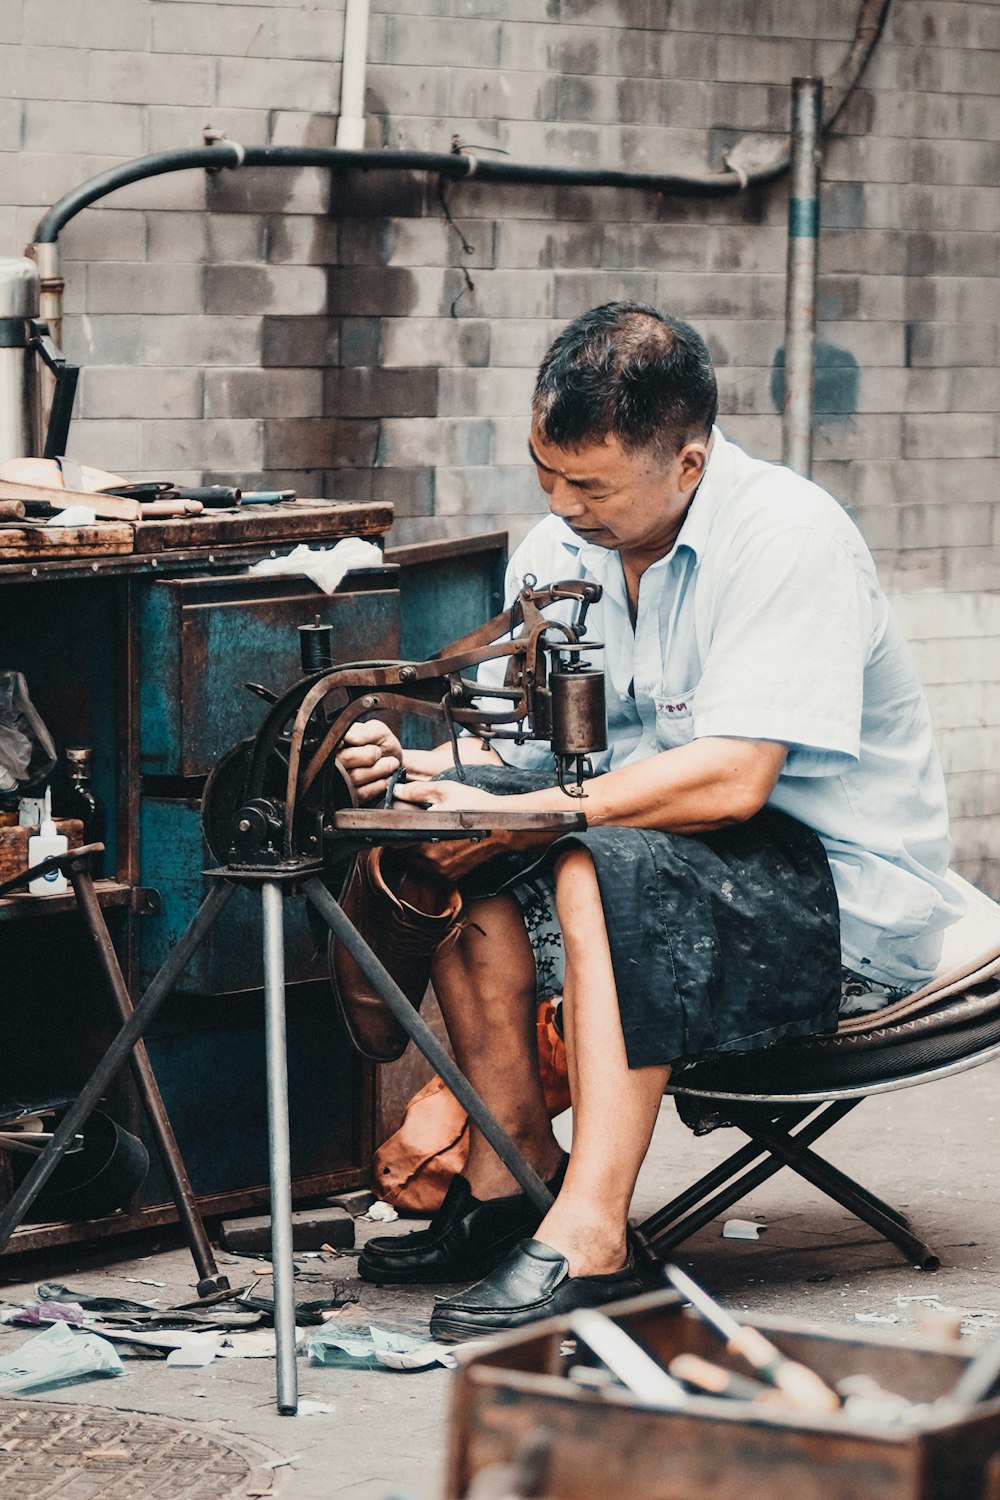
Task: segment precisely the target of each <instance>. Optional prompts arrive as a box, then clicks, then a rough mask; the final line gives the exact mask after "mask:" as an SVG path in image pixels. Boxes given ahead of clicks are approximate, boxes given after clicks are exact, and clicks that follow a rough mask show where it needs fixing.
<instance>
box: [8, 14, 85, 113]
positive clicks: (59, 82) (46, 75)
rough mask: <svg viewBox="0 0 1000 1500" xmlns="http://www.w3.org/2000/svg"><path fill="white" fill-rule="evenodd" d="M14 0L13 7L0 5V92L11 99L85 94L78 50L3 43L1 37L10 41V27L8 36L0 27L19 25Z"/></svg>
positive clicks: (13, 34)
mask: <svg viewBox="0 0 1000 1500" xmlns="http://www.w3.org/2000/svg"><path fill="white" fill-rule="evenodd" d="M21 3H22V0H15V3H14V5H13V7H12V8H11V7H10V6H7V5H4V6H2V7H0V69H2V73H3V80H4V93H5V94H6V95H7V96H8V97H9V98H11V99H80V98H85V97H86V95H87V82H86V73H85V71H83V70H81V68H80V54H79V52H78V51H76V50H75V49H74V48H72V47H54V46H53V47H27V46H21V47H14V46H4V45H3V43H4V42H5V41H14V40H16V36H15V33H14V31H13V30H12V31H11V32H10V34H9V36H5V35H4V34H3V31H2V28H3V27H4V26H5V25H10V23H11V20H13V22H14V26H15V27H17V28H19V27H20V9H19V7H20V5H21Z"/></svg>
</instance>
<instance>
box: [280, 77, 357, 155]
mask: <svg viewBox="0 0 1000 1500" xmlns="http://www.w3.org/2000/svg"><path fill="white" fill-rule="evenodd" d="M334 71H335V72H339V69H334ZM336 87H337V91H338V94H339V88H340V85H339V83H338V84H337V86H336ZM269 114H270V118H271V128H270V135H269V142H270V144H271V145H272V146H333V145H334V144H335V143H336V136H337V121H336V119H335V117H334V116H333V115H332V114H327V113H321V112H314V113H308V112H306V111H304V110H300V109H277V110H270V111H269Z"/></svg>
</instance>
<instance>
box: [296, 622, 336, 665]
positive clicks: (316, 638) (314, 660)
mask: <svg viewBox="0 0 1000 1500" xmlns="http://www.w3.org/2000/svg"><path fill="white" fill-rule="evenodd" d="M299 654H300V656H301V658H302V670H303V672H328V671H329V670H330V668H331V667H332V666H333V626H332V625H324V624H323V623H322V621H321V620H320V617H319V615H317V616H316V619H315V621H314V623H313V624H312V625H300V626H299Z"/></svg>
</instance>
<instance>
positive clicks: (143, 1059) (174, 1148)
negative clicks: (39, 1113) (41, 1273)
mask: <svg viewBox="0 0 1000 1500" xmlns="http://www.w3.org/2000/svg"><path fill="white" fill-rule="evenodd" d="M69 878H70V880H71V881H72V882H73V890H74V892H75V893H76V904H77V907H78V909H79V912H80V915H81V917H82V918H83V921H84V925H85V927H86V929H87V932H88V933H89V935H90V939H91V941H92V942H93V945H94V956H95V958H96V960H97V965H98V967H99V969H100V971H101V973H102V975H103V976H104V982H105V984H106V985H107V987H108V990H109V991H110V993H111V998H112V1000H113V1001H114V1005H115V1009H116V1010H117V1012H118V1016H119V1019H120V1020H122V1021H127V1020H128V1019H129V1017H130V1016H131V1015H132V1013H133V1007H132V1001H131V999H130V997H129V992H128V989H127V987H126V984H125V979H124V976H123V974H122V971H121V966H120V964H119V962H118V954H117V953H116V952H115V947H114V944H113V943H112V941H111V934H110V933H109V932H108V928H107V924H106V923H105V921H104V917H103V914H102V912H101V908H100V904H99V902H98V900H97V893H96V892H95V890H94V882H93V879H92V878H91V874H90V867H89V862H87V861H84V860H78V861H77V862H76V863H75V864H71V865H70V867H69ZM130 1063H131V1067H132V1073H133V1076H134V1078H135V1083H136V1088H137V1089H138V1092H139V1097H140V1099H141V1100H142V1103H143V1106H144V1108H145V1110H146V1115H147V1117H148V1119H149V1125H150V1129H151V1131H152V1133H153V1138H154V1140H155V1141H156V1147H157V1150H158V1151H159V1153H160V1160H161V1162H162V1163H163V1170H164V1172H165V1173H166V1175H167V1180H168V1181H169V1183H170V1191H171V1195H172V1196H173V1200H174V1203H175V1204H176V1205H177V1216H178V1218H179V1219H180V1221H181V1227H182V1229H183V1230H184V1238H185V1239H186V1240H187V1243H188V1249H189V1250H190V1251H191V1259H192V1260H193V1261H194V1263H195V1267H196V1269H197V1272H198V1294H199V1296H205V1295H206V1294H207V1293H208V1292H214V1291H219V1290H221V1289H222V1288H224V1287H227V1286H228V1285H229V1282H228V1280H227V1279H226V1277H224V1276H223V1277H220V1276H219V1268H218V1266H217V1265H216V1263H215V1256H214V1255H213V1254H212V1247H211V1245H210V1244H209V1242H208V1235H207V1234H206V1233H205V1226H204V1224H203V1223H202V1218H201V1214H200V1212H199V1210H198V1204H197V1202H196V1200H195V1195H194V1188H193V1187H192V1186H191V1179H190V1177H189V1176H188V1174H187V1167H186V1166H185V1165H184V1158H183V1157H182V1155H181V1152H180V1147H179V1146H178V1144H177V1137H176V1136H175V1135H174V1129H173V1126H172V1125H171V1123H170V1116H169V1115H168V1114H167V1111H166V1107H165V1105H164V1103H163V1096H162V1094H161V1093H160V1090H159V1086H158V1084H157V1082H156V1076H155V1074H154V1073H153V1068H152V1064H151V1063H150V1061H149V1053H148V1052H147V1051H146V1044H145V1042H143V1041H138V1042H136V1044H135V1047H134V1048H133V1051H132V1057H131V1059H130Z"/></svg>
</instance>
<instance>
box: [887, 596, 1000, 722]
mask: <svg viewBox="0 0 1000 1500" xmlns="http://www.w3.org/2000/svg"><path fill="white" fill-rule="evenodd" d="M896 613H897V615H898V617H899V622H900V625H901V626H902V628H903V631H904V633H905V635H906V637H907V639H908V640H910V641H923V640H939V639H943V638H945V637H948V638H955V637H957V638H958V639H962V638H967V639H975V640H986V639H991V638H995V639H997V640H1000V596H998V595H996V594H990V593H951V594H927V595H924V596H923V597H922V598H919V599H916V598H913V597H907V598H906V599H904V600H902V601H901V602H900V603H899V604H898V606H897V609H896ZM998 702H1000V700H998ZM965 722H967V723H970V724H975V723H979V722H983V723H993V722H994V721H993V720H992V719H984V720H982V721H980V720H979V719H976V718H970V719H968V720H966V721H965ZM996 722H997V723H998V724H1000V712H998V713H997V716H996Z"/></svg>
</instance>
